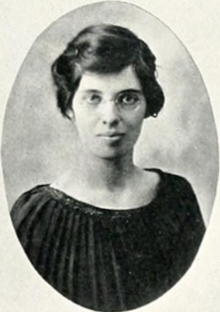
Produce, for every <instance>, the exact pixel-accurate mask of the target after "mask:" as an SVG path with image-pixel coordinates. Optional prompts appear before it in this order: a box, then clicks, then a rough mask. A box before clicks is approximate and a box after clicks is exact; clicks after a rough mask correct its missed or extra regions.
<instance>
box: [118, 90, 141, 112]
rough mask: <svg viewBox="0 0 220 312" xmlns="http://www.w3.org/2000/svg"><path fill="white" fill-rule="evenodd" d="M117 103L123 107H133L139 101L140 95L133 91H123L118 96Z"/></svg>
mask: <svg viewBox="0 0 220 312" xmlns="http://www.w3.org/2000/svg"><path fill="white" fill-rule="evenodd" d="M117 103H118V104H119V105H120V106H121V107H122V108H123V109H135V108H136V107H137V106H138V105H139V103H140V97H139V95H138V94H136V93H133V92H125V93H122V94H120V95H119V96H118V98H117Z"/></svg>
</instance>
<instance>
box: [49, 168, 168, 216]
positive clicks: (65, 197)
mask: <svg viewBox="0 0 220 312" xmlns="http://www.w3.org/2000/svg"><path fill="white" fill-rule="evenodd" d="M144 170H145V171H152V172H156V173H157V174H158V175H159V177H160V180H159V182H158V185H157V190H156V194H155V197H154V198H153V199H152V200H151V201H150V202H149V203H147V204H145V205H141V206H138V207H131V208H110V207H109V208H108V207H107V208H105V207H100V206H96V205H94V204H91V203H88V202H86V201H83V200H80V199H77V198H75V197H73V196H72V195H70V194H68V193H66V192H65V191H63V190H61V189H59V188H56V187H54V186H52V185H51V184H47V185H45V186H47V187H48V189H49V191H50V192H52V194H53V195H54V196H56V198H57V199H58V200H61V201H63V202H65V204H67V205H68V206H69V205H71V204H74V205H77V206H79V207H82V208H84V209H85V208H89V209H90V210H91V209H92V210H93V211H97V212H108V213H117V214H118V213H129V212H130V213H132V212H137V211H141V210H142V209H143V208H146V207H149V206H152V205H154V204H155V203H156V202H157V201H158V200H159V198H161V196H160V195H161V191H162V185H163V180H164V179H163V171H162V170H160V169H154V168H153V169H144Z"/></svg>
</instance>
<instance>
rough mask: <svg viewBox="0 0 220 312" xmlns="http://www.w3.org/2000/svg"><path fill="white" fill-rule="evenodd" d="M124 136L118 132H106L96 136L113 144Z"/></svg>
mask: <svg viewBox="0 0 220 312" xmlns="http://www.w3.org/2000/svg"><path fill="white" fill-rule="evenodd" d="M124 135H125V134H124V133H118V132H113V133H112V132H107V133H102V134H99V135H98V136H99V137H101V138H102V139H104V140H107V141H110V142H114V141H118V140H120V139H121V138H122V137H123V136H124Z"/></svg>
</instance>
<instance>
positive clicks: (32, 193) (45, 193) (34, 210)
mask: <svg viewBox="0 0 220 312" xmlns="http://www.w3.org/2000/svg"><path fill="white" fill-rule="evenodd" d="M55 195H56V194H55V192H53V191H52V190H51V189H50V186H49V184H44V185H37V186H35V187H33V188H32V189H30V190H28V191H26V192H24V193H23V194H22V195H21V196H20V197H19V198H18V199H17V200H16V202H15V203H14V205H13V207H12V210H11V218H12V222H13V224H14V227H15V229H17V228H18V227H19V226H20V224H21V223H22V222H24V221H25V220H28V219H31V218H33V217H34V216H35V215H39V214H41V213H42V211H44V212H47V211H48V208H50V207H52V206H54V204H55V203H58V201H59V200H58V197H56V196H55Z"/></svg>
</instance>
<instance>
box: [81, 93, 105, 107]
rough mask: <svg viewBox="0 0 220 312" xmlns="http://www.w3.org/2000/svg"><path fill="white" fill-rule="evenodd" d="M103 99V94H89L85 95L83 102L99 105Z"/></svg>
mask: <svg viewBox="0 0 220 312" xmlns="http://www.w3.org/2000/svg"><path fill="white" fill-rule="evenodd" d="M101 100H102V98H101V96H100V95H99V94H96V93H91V94H87V95H85V96H84V97H83V102H84V103H86V104H89V105H97V104H99V103H100V102H101Z"/></svg>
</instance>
